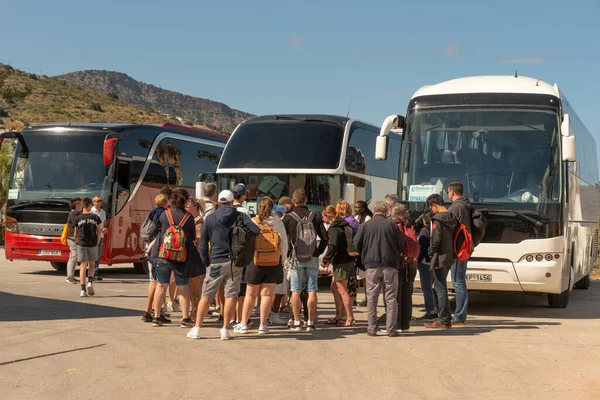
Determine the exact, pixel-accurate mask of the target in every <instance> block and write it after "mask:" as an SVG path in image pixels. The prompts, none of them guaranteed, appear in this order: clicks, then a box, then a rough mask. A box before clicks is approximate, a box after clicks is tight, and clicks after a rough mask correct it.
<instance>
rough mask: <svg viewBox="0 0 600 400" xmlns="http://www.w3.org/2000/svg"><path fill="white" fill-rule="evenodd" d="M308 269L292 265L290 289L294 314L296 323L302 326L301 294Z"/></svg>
mask: <svg viewBox="0 0 600 400" xmlns="http://www.w3.org/2000/svg"><path fill="white" fill-rule="evenodd" d="M305 273H306V269H305V268H302V267H300V266H298V265H294V264H292V267H291V269H290V288H291V290H292V298H291V302H292V313H293V315H294V321H295V322H297V323H298V324H300V318H301V317H300V307H301V299H300V292H301V291H302V285H303V284H304V277H305Z"/></svg>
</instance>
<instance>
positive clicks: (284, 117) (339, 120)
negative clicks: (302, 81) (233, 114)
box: [244, 114, 350, 125]
mask: <svg viewBox="0 0 600 400" xmlns="http://www.w3.org/2000/svg"><path fill="white" fill-rule="evenodd" d="M294 120H311V121H318V120H323V121H327V122H334V123H336V124H340V125H344V124H345V123H346V122H348V121H349V120H350V118H348V117H340V116H337V115H326V114H273V115H261V116H258V117H253V118H250V119H247V120H246V121H244V123H248V122H266V121H282V122H285V121H294Z"/></svg>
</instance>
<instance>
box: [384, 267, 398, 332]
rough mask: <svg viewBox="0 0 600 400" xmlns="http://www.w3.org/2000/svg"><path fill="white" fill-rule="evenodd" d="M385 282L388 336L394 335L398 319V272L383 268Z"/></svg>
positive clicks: (393, 269)
mask: <svg viewBox="0 0 600 400" xmlns="http://www.w3.org/2000/svg"><path fill="white" fill-rule="evenodd" d="M383 281H384V282H385V292H384V293H385V302H386V304H387V311H386V312H387V318H386V330H387V333H388V335H394V334H396V319H397V318H398V300H397V295H398V270H397V269H395V268H383Z"/></svg>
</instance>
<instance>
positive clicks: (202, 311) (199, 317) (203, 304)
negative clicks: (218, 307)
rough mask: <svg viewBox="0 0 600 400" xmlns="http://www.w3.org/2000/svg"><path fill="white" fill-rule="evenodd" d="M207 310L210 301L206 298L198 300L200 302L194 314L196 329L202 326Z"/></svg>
mask: <svg viewBox="0 0 600 400" xmlns="http://www.w3.org/2000/svg"><path fill="white" fill-rule="evenodd" d="M209 308H210V299H209V298H208V297H202V298H200V302H199V303H198V313H197V314H196V325H195V326H196V328H200V327H201V326H202V323H203V322H204V318H206V314H208V309H209Z"/></svg>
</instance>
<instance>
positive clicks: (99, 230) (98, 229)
mask: <svg viewBox="0 0 600 400" xmlns="http://www.w3.org/2000/svg"><path fill="white" fill-rule="evenodd" d="M100 240H102V227H101V226H100V224H98V225H96V246H100Z"/></svg>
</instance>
